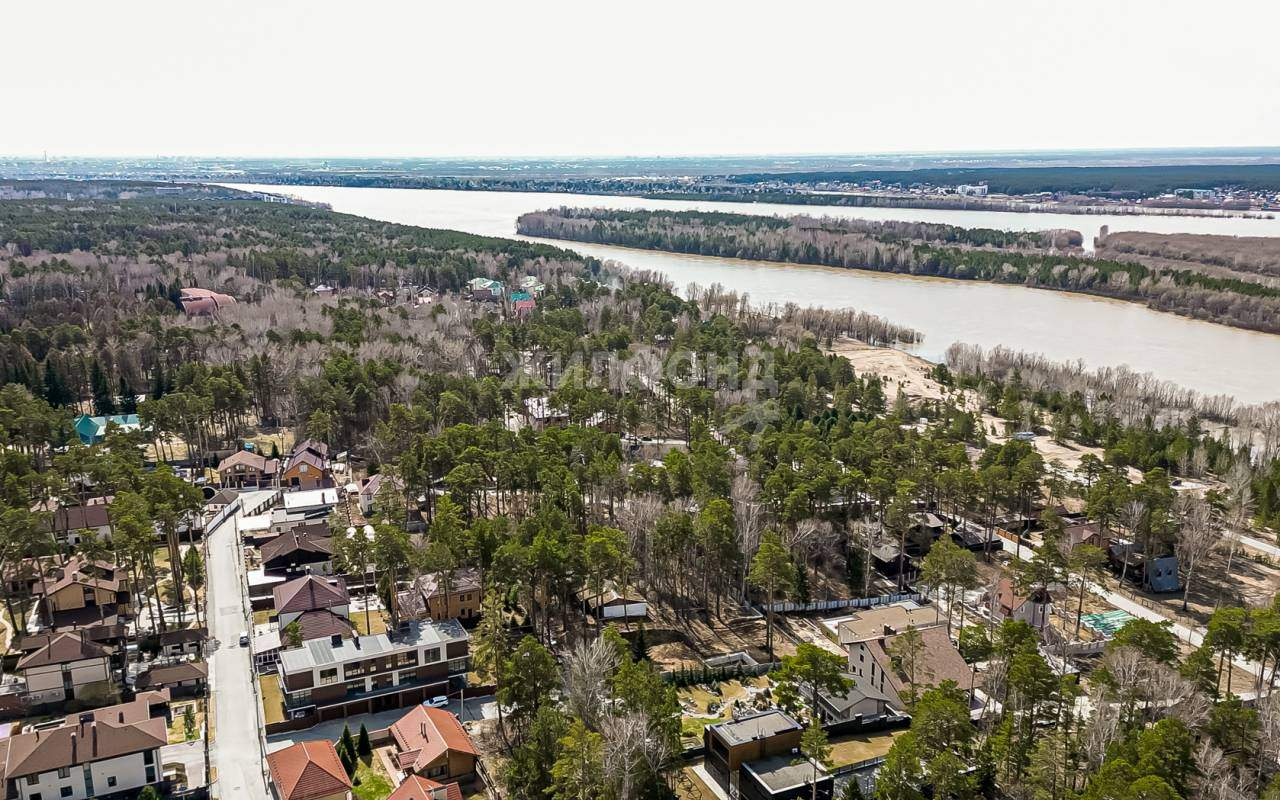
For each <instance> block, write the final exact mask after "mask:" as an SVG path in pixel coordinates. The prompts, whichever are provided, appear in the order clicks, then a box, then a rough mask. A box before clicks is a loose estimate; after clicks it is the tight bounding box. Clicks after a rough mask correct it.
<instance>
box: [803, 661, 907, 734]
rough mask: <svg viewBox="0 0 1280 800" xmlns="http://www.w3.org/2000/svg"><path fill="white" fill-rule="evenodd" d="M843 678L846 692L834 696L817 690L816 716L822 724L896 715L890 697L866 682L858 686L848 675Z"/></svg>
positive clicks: (851, 676) (892, 699)
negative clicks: (846, 681)
mask: <svg viewBox="0 0 1280 800" xmlns="http://www.w3.org/2000/svg"><path fill="white" fill-rule="evenodd" d="M844 677H845V679H846V680H848V681H849V683H850V686H849V689H848V690H847V691H845V692H843V693H841V694H838V695H836V694H832V693H831V692H829V691H827V690H826V689H819V690H818V715H819V716H820V717H821V718H822V721H823V722H824V723H826V724H833V723H837V722H852V721H854V720H863V721H869V720H874V719H879V718H881V717H886V716H892V715H894V714H896V713H898V709H896V708H894V706H893V703H894V698H893V697H892V696H891V695H889V694H887V693H885V692H881V691H880V690H878V689H874V688H872V687H871V686H870V685H868V683H867V682H866V681H864V682H863V684H862V686H858V684H857V681H855V680H854V676H853V675H850V674H849V673H845V675H844ZM805 691H806V692H808V691H809V690H808V689H805Z"/></svg>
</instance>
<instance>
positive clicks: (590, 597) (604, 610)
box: [578, 581, 649, 620]
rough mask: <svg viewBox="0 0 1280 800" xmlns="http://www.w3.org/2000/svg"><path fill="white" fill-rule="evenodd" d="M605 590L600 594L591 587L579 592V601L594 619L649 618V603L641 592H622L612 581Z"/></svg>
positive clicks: (625, 590)
mask: <svg viewBox="0 0 1280 800" xmlns="http://www.w3.org/2000/svg"><path fill="white" fill-rule="evenodd" d="M603 588H604V591H603V592H599V593H597V592H596V591H595V589H592V588H591V587H584V588H582V589H581V590H580V591H579V592H578V600H579V601H580V602H581V603H582V604H583V606H585V607H586V610H587V613H588V614H590V615H591V616H592V617H593V618H595V619H604V620H615V619H644V618H645V617H647V616H649V602H648V601H647V600H645V599H644V596H643V595H641V594H640V593H639V592H635V591H631V590H629V589H623V590H620V589H619V588H618V585H617V584H616V583H613V582H612V581H609V582H607V583H605V585H604V587H603Z"/></svg>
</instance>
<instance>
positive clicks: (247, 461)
mask: <svg viewBox="0 0 1280 800" xmlns="http://www.w3.org/2000/svg"><path fill="white" fill-rule="evenodd" d="M279 471H280V462H279V461H277V460H276V459H274V458H265V457H263V456H261V455H259V454H258V453H254V452H252V451H250V450H237V451H235V452H234V453H232V454H231V455H229V456H227V457H226V458H224V459H222V461H220V462H218V483H219V484H220V485H222V486H233V487H235V488H237V489H243V488H246V487H253V488H256V489H265V488H268V487H271V486H275V485H276V475H277V473H278V472H279Z"/></svg>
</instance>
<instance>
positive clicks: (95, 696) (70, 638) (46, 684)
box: [18, 630, 116, 705]
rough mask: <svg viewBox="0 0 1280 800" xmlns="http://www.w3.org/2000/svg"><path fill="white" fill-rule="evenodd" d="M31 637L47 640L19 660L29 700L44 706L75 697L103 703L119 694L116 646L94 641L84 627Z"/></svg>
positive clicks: (19, 667)
mask: <svg viewBox="0 0 1280 800" xmlns="http://www.w3.org/2000/svg"><path fill="white" fill-rule="evenodd" d="M31 638H33V639H36V640H39V639H41V638H43V639H44V642H43V644H40V645H39V646H38V647H37V648H36V649H34V650H32V651H31V652H29V653H27V654H26V655H25V656H23V657H22V658H21V659H19V660H18V671H19V672H21V673H22V676H23V679H24V680H25V681H26V684H27V688H26V695H27V702H29V703H31V704H33V705H41V704H45V703H62V702H65V701H67V700H71V699H73V698H74V699H76V700H82V701H89V702H92V701H94V700H96V701H97V703H98V704H101V703H102V702H103V700H104V699H107V698H110V697H113V696H114V695H115V689H116V687H115V686H114V681H113V677H112V672H113V669H112V663H111V657H112V654H113V653H114V652H115V648H114V647H112V646H110V645H107V644H99V643H98V642H95V641H93V640H92V639H91V638H90V634H89V633H87V632H86V631H82V630H77V631H68V632H66V633H57V634H52V635H48V636H46V637H31ZM24 644H26V642H24Z"/></svg>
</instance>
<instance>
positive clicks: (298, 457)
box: [285, 450, 329, 472]
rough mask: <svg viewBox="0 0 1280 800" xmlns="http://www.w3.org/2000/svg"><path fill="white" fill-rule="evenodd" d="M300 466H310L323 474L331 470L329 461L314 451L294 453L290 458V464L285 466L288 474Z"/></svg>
mask: <svg viewBox="0 0 1280 800" xmlns="http://www.w3.org/2000/svg"><path fill="white" fill-rule="evenodd" d="M299 464H307V465H310V466H312V467H315V468H316V469H318V470H320V471H321V472H324V471H325V470H327V469H329V464H328V459H326V458H325V457H324V456H321V455H317V454H316V453H315V452H314V451H312V450H303V451H302V452H300V453H294V454H293V455H291V456H289V463H288V465H287V466H285V471H286V472H287V471H289V470H291V469H293V468H294V467H295V466H297V465H299Z"/></svg>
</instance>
